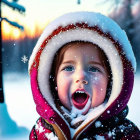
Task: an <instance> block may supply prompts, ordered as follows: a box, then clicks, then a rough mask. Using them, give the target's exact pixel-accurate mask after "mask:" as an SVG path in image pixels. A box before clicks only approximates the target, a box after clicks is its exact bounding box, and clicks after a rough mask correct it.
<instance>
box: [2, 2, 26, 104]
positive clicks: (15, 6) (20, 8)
mask: <svg viewBox="0 0 140 140" xmlns="http://www.w3.org/2000/svg"><path fill="white" fill-rule="evenodd" d="M17 2H18V0H13V1H12V2H11V1H8V0H0V19H1V20H0V21H1V22H2V20H5V21H6V22H8V23H9V24H11V25H12V26H15V27H17V28H19V29H21V30H24V27H23V26H21V25H19V24H18V23H17V22H14V21H10V20H9V19H7V18H6V17H1V3H4V4H5V5H7V6H9V7H10V8H12V9H13V10H17V11H19V12H20V13H24V12H25V8H24V7H23V6H21V5H19V4H18V3H17ZM1 22H0V103H3V102H4V93H3V82H2V35H1Z"/></svg>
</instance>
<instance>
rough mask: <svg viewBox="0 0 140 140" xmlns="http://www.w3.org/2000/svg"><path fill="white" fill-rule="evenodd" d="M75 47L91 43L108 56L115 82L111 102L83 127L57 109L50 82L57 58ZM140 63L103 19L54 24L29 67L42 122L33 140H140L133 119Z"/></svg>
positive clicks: (82, 16) (80, 17) (74, 18)
mask: <svg viewBox="0 0 140 140" xmlns="http://www.w3.org/2000/svg"><path fill="white" fill-rule="evenodd" d="M73 41H84V42H91V43H93V44H96V45H97V46H99V47H100V48H101V49H102V50H103V52H104V53H105V54H106V56H107V58H108V61H109V64H110V67H111V75H112V82H111V84H110V87H109V88H110V90H108V92H109V97H108V100H107V102H104V104H102V105H100V106H98V107H96V108H94V109H93V110H92V111H90V112H88V113H87V114H86V115H85V116H84V120H83V121H82V122H78V125H77V124H76V125H77V126H76V125H74V126H72V125H71V121H72V118H71V116H69V115H68V113H67V111H66V109H65V107H63V106H61V105H59V104H58V103H57V100H58V97H55V96H54V93H53V92H54V88H55V87H54V85H53V84H52V83H51V81H53V80H54V77H52V75H51V71H52V63H53V60H54V57H55V54H56V52H57V51H58V50H59V49H60V48H61V47H62V46H64V45H65V44H67V43H69V42H73ZM135 71H136V60H135V57H134V54H133V51H132V47H131V45H130V42H129V41H128V38H127V36H126V34H125V32H124V31H123V30H122V29H121V28H120V27H119V26H118V25H117V24H116V23H115V22H114V21H113V20H111V19H109V18H108V17H106V16H103V15H101V14H99V13H93V12H75V13H69V14H66V15H64V16H62V17H60V18H58V19H56V20H55V21H53V22H52V23H50V24H49V25H48V26H47V27H46V29H45V31H44V32H43V33H42V35H41V37H40V38H39V40H38V42H37V44H36V46H35V48H34V50H33V53H32V55H31V58H30V61H29V73H30V79H31V88H32V93H33V98H34V101H35V104H36V110H37V112H38V114H39V115H40V116H41V117H40V118H39V120H38V121H37V123H36V125H35V126H34V127H33V129H32V131H31V133H30V139H31V140H34V139H37V140H45V139H46V140H47V139H54V140H57V139H60V140H66V139H67V140H78V139H79V140H81V139H93V140H94V139H101V140H102V139H106V140H110V139H116V140H119V139H120V140H125V139H128V140H131V139H132V140H137V139H140V131H139V129H138V128H137V127H136V126H135V125H134V124H133V123H132V122H131V121H130V120H128V119H126V116H127V113H128V107H127V103H128V101H129V99H130V96H131V93H132V89H133V83H134V73H135Z"/></svg>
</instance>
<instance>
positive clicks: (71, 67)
mask: <svg viewBox="0 0 140 140" xmlns="http://www.w3.org/2000/svg"><path fill="white" fill-rule="evenodd" d="M63 70H65V71H74V67H73V66H66V67H65V68H64V69H63Z"/></svg>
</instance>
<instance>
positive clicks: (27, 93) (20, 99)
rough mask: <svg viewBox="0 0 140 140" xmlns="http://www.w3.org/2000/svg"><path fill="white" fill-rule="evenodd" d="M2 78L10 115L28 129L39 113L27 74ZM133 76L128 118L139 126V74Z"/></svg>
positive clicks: (19, 124) (16, 139)
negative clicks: (133, 81) (133, 83)
mask: <svg viewBox="0 0 140 140" xmlns="http://www.w3.org/2000/svg"><path fill="white" fill-rule="evenodd" d="M3 78H4V91H5V101H6V103H7V108H8V112H9V115H10V117H11V118H12V120H14V121H15V122H16V123H17V125H18V126H20V127H25V128H27V129H28V130H29V131H30V130H31V128H32V126H33V125H34V124H35V122H36V120H37V119H38V117H39V115H38V114H37V113H36V110H35V104H34V102H33V98H32V94H31V89H30V81H29V76H28V75H22V74H17V73H12V74H5V75H4V76H3ZM135 78H136V79H135V85H134V90H133V94H132V96H131V99H130V101H129V104H128V105H129V114H128V118H129V119H131V120H132V121H133V122H134V123H135V124H136V125H137V126H138V127H139V128H140V119H139V118H140V110H139V107H140V93H139V92H140V87H139V83H140V74H137V75H136V76H135ZM28 135H29V132H28V134H27V135H25V136H21V137H17V138H16V137H13V138H11V137H10V138H3V139H2V140H28V139H29V137H28Z"/></svg>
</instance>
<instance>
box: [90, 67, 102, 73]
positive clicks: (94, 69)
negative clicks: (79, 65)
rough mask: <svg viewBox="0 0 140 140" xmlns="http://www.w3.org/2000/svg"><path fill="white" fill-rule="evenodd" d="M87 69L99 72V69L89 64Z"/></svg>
mask: <svg viewBox="0 0 140 140" xmlns="http://www.w3.org/2000/svg"><path fill="white" fill-rule="evenodd" d="M88 71H89V72H100V69H98V68H96V67H93V66H90V67H89V68H88Z"/></svg>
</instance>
